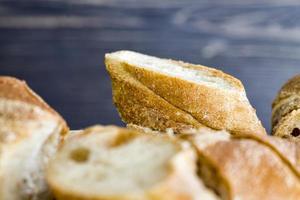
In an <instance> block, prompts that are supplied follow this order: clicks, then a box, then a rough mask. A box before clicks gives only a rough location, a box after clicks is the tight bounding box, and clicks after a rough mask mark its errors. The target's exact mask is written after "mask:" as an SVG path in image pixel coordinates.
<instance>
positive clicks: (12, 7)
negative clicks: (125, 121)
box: [0, 0, 300, 130]
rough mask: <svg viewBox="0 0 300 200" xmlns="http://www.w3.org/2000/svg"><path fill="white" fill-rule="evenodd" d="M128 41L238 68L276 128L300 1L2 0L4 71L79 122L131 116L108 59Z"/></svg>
mask: <svg viewBox="0 0 300 200" xmlns="http://www.w3.org/2000/svg"><path fill="white" fill-rule="evenodd" d="M120 49H129V50H135V51H139V52H142V53H146V54H151V55H155V56H159V57H167V58H173V59H180V60H184V61H188V62H192V63H199V64H203V65H207V66H211V67H215V68H217V69H221V70H223V71H225V72H227V73H229V74H232V75H234V76H236V77H237V78H239V79H241V80H242V81H243V83H244V85H245V88H246V91H247V95H248V98H249V100H250V102H251V103H252V105H253V106H254V107H255V108H256V109H257V113H258V116H259V118H260V119H261V120H262V122H263V124H264V125H265V127H266V128H267V129H268V130H270V117H271V102H272V100H273V98H274V96H275V95H276V93H277V91H278V90H279V89H280V87H281V85H282V84H283V83H284V82H285V81H286V80H287V79H288V78H290V77H291V76H293V75H295V74H297V73H299V72H300V66H299V63H300V1H298V0H284V1H282V0H248V1H240V0H234V1H223V0H219V1H217V0H184V1H183V0H165V1H163V0H152V1H147V0H126V1H125V0H0V74H1V75H11V76H16V77H18V78H20V79H24V80H26V81H27V82H28V84H29V85H30V86H31V87H32V88H33V89H34V90H35V91H36V92H37V93H38V94H39V95H41V96H42V97H43V98H44V99H45V100H46V101H47V102H48V103H49V104H50V105H51V106H53V107H54V108H55V109H56V110H58V111H59V112H60V113H61V114H62V115H63V117H65V119H66V120H67V121H68V123H69V124H70V126H71V128H73V129H78V128H83V127H85V126H89V125H92V124H95V123H101V124H119V125H121V124H122V122H121V120H120V119H119V116H118V114H117V112H116V109H115V108H114V106H113V103H112V99H111V84H110V80H109V76H108V74H107V72H106V71H105V66H104V64H103V56H104V54H105V53H107V52H111V51H116V50H120Z"/></svg>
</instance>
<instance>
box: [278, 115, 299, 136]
mask: <svg viewBox="0 0 300 200" xmlns="http://www.w3.org/2000/svg"><path fill="white" fill-rule="evenodd" d="M299 123H300V109H298V110H293V111H292V112H290V113H289V114H287V115H286V116H284V117H283V118H281V119H280V120H279V122H278V123H277V125H276V126H275V127H273V132H272V134H273V135H275V136H279V137H283V138H294V139H296V140H298V136H297V135H295V136H293V135H292V134H293V133H292V132H293V130H294V129H295V128H296V129H300V127H299Z"/></svg>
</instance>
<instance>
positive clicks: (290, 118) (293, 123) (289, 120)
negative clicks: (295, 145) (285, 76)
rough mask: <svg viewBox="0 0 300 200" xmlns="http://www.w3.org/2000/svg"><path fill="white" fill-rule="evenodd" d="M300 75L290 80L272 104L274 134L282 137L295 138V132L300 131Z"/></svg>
mask: <svg viewBox="0 0 300 200" xmlns="http://www.w3.org/2000/svg"><path fill="white" fill-rule="evenodd" d="M299 124H300V75H297V76H295V77H293V78H291V79H290V80H288V81H287V82H286V83H285V84H284V85H283V86H282V88H281V90H280V91H279V93H278V95H277V96H276V98H275V100H274V101H273V104H272V134H273V135H275V136H280V137H294V138H297V134H294V133H293V131H294V130H295V128H297V129H298V130H299V131H300V129H299V128H300V125H299Z"/></svg>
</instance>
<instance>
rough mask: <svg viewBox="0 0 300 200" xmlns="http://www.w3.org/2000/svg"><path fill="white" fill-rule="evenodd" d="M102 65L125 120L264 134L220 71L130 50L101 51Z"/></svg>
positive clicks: (239, 91)
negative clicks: (108, 75) (104, 65)
mask: <svg viewBox="0 0 300 200" xmlns="http://www.w3.org/2000/svg"><path fill="white" fill-rule="evenodd" d="M105 64H106V68H107V70H108V72H109V74H110V76H111V80H112V89H113V100H114V103H115V105H116V107H117V108H118V111H119V113H120V115H121V118H122V119H123V121H124V122H126V123H132V124H136V125H139V126H143V127H148V128H151V129H154V130H159V131H164V130H165V129H167V128H172V129H173V130H174V131H175V132H180V131H178V130H181V129H186V128H201V127H209V128H212V129H216V130H222V129H224V130H228V131H229V132H231V133H232V134H242V133H243V132H252V133H255V134H265V133H266V132H265V129H264V128H263V127H262V125H261V122H260V121H259V119H258V118H257V116H256V113H255V110H254V109H253V108H252V107H251V105H250V103H249V101H248V99H247V97H246V93H245V90H244V87H243V85H242V83H241V82H240V81H239V80H237V79H236V78H234V77H232V76H230V75H227V74H225V73H223V72H221V71H218V70H215V69H212V68H208V67H204V66H201V65H194V64H189V63H184V62H181V61H173V60H167V59H160V58H156V57H152V56H147V55H143V54H140V53H136V52H131V51H118V52H114V53H110V54H106V55H105Z"/></svg>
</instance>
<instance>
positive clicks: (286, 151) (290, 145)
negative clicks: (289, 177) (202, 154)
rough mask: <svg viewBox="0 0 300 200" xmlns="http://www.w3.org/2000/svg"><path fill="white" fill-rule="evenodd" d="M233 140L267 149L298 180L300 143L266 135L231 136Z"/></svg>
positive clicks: (299, 174) (299, 176)
mask: <svg viewBox="0 0 300 200" xmlns="http://www.w3.org/2000/svg"><path fill="white" fill-rule="evenodd" d="M233 138H234V139H241V140H243V139H249V140H254V141H256V142H258V143H260V144H262V145H265V146H266V147H269V148H270V149H271V150H272V151H273V152H274V153H276V154H277V155H278V156H279V158H280V159H281V160H282V162H283V163H285V164H286V165H287V166H288V167H289V168H290V169H291V171H292V172H293V173H294V174H295V175H296V176H297V177H298V178H299V179H300V154H299V153H300V146H299V145H300V143H297V142H295V141H293V140H289V139H282V138H279V137H272V136H267V135H253V134H248V135H247V134H244V135H241V136H233Z"/></svg>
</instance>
